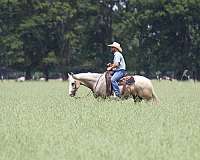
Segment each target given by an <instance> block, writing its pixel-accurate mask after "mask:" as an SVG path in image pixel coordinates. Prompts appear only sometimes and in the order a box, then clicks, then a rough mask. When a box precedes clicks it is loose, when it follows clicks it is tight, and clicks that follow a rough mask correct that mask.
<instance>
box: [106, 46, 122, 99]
mask: <svg viewBox="0 0 200 160" xmlns="http://www.w3.org/2000/svg"><path fill="white" fill-rule="evenodd" d="M108 46H109V47H111V52H112V53H113V55H114V58H113V63H108V64H107V66H108V67H107V71H111V70H112V71H113V75H112V78H111V84H112V90H113V91H114V93H115V96H117V97H121V93H120V89H119V86H118V81H119V80H120V79H121V78H122V77H123V76H124V75H125V73H126V63H125V60H124V57H123V55H122V54H121V52H122V48H121V46H120V44H119V43H117V42H113V43H112V44H110V45H108Z"/></svg>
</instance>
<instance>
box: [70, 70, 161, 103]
mask: <svg viewBox="0 0 200 160" xmlns="http://www.w3.org/2000/svg"><path fill="white" fill-rule="evenodd" d="M105 75H106V72H105V73H103V74H99V73H79V74H68V76H69V78H68V80H69V95H70V96H72V97H73V96H75V95H76V91H77V90H78V88H79V87H80V85H84V86H86V87H87V88H89V89H91V91H92V92H93V93H94V95H95V97H103V98H105V97H108V96H110V95H108V93H107V85H106V76H105ZM132 77H134V81H135V82H134V83H132V84H126V86H125V88H124V87H123V85H120V86H119V87H120V91H121V93H122V96H123V97H125V98H128V97H130V96H132V97H133V98H134V100H135V101H136V100H142V99H144V100H148V101H149V100H153V101H154V102H156V103H158V101H159V100H158V98H157V96H156V94H155V92H154V89H153V85H152V83H151V81H150V79H148V78H146V77H144V76H139V75H134V76H132Z"/></svg>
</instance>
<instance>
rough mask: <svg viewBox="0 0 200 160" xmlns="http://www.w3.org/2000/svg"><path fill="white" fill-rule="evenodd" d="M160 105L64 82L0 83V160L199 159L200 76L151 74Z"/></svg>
mask: <svg viewBox="0 0 200 160" xmlns="http://www.w3.org/2000/svg"><path fill="white" fill-rule="evenodd" d="M153 84H154V88H155V91H156V93H157V95H158V97H159V98H160V101H161V102H160V105H159V106H154V105H152V104H151V103H146V102H142V103H138V104H135V103H134V101H133V100H132V99H129V100H123V101H115V100H109V99H106V100H104V99H95V98H94V97H93V95H92V94H89V95H88V93H89V90H88V89H86V88H84V87H83V86H82V87H81V88H80V90H79V92H78V94H77V97H78V98H71V97H69V96H68V95H67V94H68V86H67V82H55V81H50V82H48V83H46V82H24V83H17V82H12V81H9V82H2V83H0V159H1V160H54V159H56V160H64V159H69V160H74V159H77V160H79V159H83V160H104V159H105V160H107V159H108V160H128V159H130V160H143V159H145V160H146V159H148V160H161V159H162V160H198V159H200V83H192V82H176V81H174V82H169V81H161V82H158V81H153Z"/></svg>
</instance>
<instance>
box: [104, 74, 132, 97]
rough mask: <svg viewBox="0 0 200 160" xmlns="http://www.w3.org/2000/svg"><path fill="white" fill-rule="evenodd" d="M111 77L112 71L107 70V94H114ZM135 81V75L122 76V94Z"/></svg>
mask: <svg viewBox="0 0 200 160" xmlns="http://www.w3.org/2000/svg"><path fill="white" fill-rule="evenodd" d="M111 77H112V75H111V72H110V71H106V73H105V78H106V94H107V96H110V95H112V87H111ZM134 83H135V80H134V77H133V76H130V75H128V74H125V75H124V77H122V78H121V79H120V80H119V82H118V84H119V86H122V94H123V93H124V91H125V90H126V87H127V85H131V84H134Z"/></svg>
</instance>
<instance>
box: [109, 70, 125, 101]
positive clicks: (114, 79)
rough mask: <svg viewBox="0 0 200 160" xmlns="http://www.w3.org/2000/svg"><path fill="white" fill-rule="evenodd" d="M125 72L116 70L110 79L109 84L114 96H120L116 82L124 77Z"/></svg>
mask: <svg viewBox="0 0 200 160" xmlns="http://www.w3.org/2000/svg"><path fill="white" fill-rule="evenodd" d="M125 73H126V71H125V70H117V71H114V73H113V75H112V77H111V83H112V90H113V91H114V92H115V95H116V96H118V97H119V96H120V95H121V93H120V90H119V86H118V81H119V80H120V79H121V78H122V77H123V76H124V75H125Z"/></svg>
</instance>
